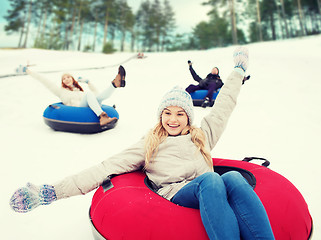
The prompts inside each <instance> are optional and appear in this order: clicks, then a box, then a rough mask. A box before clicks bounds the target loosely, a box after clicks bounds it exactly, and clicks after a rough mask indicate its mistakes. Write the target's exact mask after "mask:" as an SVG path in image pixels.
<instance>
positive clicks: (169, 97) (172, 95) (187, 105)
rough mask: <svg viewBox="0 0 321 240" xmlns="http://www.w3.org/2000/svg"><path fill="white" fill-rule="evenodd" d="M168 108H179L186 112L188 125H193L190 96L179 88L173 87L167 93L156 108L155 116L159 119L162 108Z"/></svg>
mask: <svg viewBox="0 0 321 240" xmlns="http://www.w3.org/2000/svg"><path fill="white" fill-rule="evenodd" d="M169 106H176V107H181V108H183V109H184V111H185V112H186V114H187V116H188V119H189V124H190V125H192V124H193V120H194V111H193V100H192V97H191V95H190V94H189V93H188V92H186V91H185V90H184V89H182V88H181V87H179V86H176V87H174V88H173V89H172V90H170V91H169V92H167V93H166V94H165V95H164V97H163V98H162V100H161V103H160V105H159V107H158V111H157V116H158V117H159V118H160V117H161V115H162V112H163V110H164V108H166V107H169Z"/></svg>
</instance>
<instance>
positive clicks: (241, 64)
mask: <svg viewBox="0 0 321 240" xmlns="http://www.w3.org/2000/svg"><path fill="white" fill-rule="evenodd" d="M234 63H235V68H234V70H233V71H232V73H231V74H230V75H229V77H228V78H227V80H226V82H225V84H224V85H223V87H222V88H221V90H220V93H219V94H218V96H217V98H216V100H215V104H214V106H213V108H212V110H211V112H210V113H209V114H208V115H207V116H205V117H204V118H203V120H202V123H201V128H202V129H203V131H204V133H205V135H206V138H207V140H208V143H209V147H210V149H211V150H212V149H213V148H214V146H215V145H216V143H217V142H218V140H219V138H220V137H221V135H222V133H223V131H224V129H225V127H226V125H227V122H228V119H229V117H230V116H231V114H232V112H233V110H234V108H235V106H236V102H237V97H238V95H239V92H240V89H241V86H242V80H243V78H244V74H245V70H246V69H247V65H248V50H247V49H246V48H244V47H241V48H237V49H236V50H235V52H234Z"/></svg>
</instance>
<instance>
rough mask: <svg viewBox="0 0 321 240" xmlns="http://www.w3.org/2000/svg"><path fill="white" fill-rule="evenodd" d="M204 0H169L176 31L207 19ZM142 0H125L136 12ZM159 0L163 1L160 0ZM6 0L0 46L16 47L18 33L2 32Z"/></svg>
mask: <svg viewBox="0 0 321 240" xmlns="http://www.w3.org/2000/svg"><path fill="white" fill-rule="evenodd" d="M151 1H152V0H151ZM204 1H205V0H188V1H186V0H171V1H169V2H170V4H171V6H172V8H173V10H174V12H175V20H176V26H177V32H178V33H187V32H191V31H192V28H193V27H194V26H195V25H196V24H198V23H199V22H201V21H203V20H205V21H207V20H208V17H207V12H209V10H210V8H209V7H208V6H203V5H202V2H204ZM141 2H142V0H127V3H128V5H129V6H130V7H132V9H133V12H134V13H136V12H137V9H138V7H139V6H140V4H141ZM161 2H163V1H162V0H161ZM9 7H10V5H9V1H8V0H0V47H16V46H17V44H18V34H14V35H11V36H8V35H6V33H5V32H4V26H5V23H6V22H5V20H4V19H3V16H4V15H6V14H7V11H8V9H9Z"/></svg>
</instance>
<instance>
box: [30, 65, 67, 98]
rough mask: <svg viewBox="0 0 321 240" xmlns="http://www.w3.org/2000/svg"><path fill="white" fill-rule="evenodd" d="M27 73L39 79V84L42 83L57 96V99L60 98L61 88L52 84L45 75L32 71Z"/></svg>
mask: <svg viewBox="0 0 321 240" xmlns="http://www.w3.org/2000/svg"><path fill="white" fill-rule="evenodd" d="M26 73H27V74H29V75H30V76H31V77H33V78H34V79H37V80H38V81H39V82H41V83H42V84H43V85H44V86H45V87H46V88H48V90H49V91H50V92H52V93H53V94H55V95H56V96H57V97H60V96H59V95H60V91H61V88H60V87H58V86H57V85H56V84H54V83H53V82H51V81H50V80H49V79H47V78H45V77H44V76H43V75H40V74H39V73H36V72H33V71H30V69H27V70H26Z"/></svg>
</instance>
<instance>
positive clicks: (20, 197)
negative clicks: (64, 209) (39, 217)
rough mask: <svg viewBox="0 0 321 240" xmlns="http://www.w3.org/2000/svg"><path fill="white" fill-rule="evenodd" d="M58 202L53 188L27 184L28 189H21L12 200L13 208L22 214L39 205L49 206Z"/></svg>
mask: <svg viewBox="0 0 321 240" xmlns="http://www.w3.org/2000/svg"><path fill="white" fill-rule="evenodd" d="M55 200H57V196H56V192H55V189H54V187H53V186H50V185H41V186H36V185H34V184H32V183H27V186H26V187H22V188H19V189H18V190H17V191H15V192H14V194H13V195H12V197H11V199H10V206H11V208H12V209H13V210H14V211H16V212H20V213H25V212H29V211H31V210H33V209H35V208H36V207H38V206H39V205H48V204H50V203H52V202H53V201H55Z"/></svg>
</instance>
